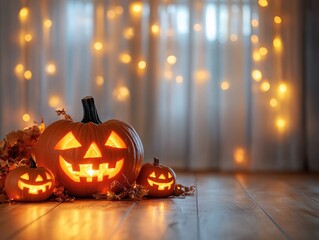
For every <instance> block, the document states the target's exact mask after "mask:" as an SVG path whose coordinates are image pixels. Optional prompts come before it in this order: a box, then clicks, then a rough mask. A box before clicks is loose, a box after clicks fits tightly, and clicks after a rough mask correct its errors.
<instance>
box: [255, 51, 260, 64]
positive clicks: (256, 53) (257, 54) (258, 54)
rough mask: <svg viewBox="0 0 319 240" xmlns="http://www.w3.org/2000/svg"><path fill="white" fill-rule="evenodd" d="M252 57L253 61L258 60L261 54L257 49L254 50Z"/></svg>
mask: <svg viewBox="0 0 319 240" xmlns="http://www.w3.org/2000/svg"><path fill="white" fill-rule="evenodd" d="M253 59H254V61H255V62H258V61H260V59H261V55H260V53H259V51H256V50H255V51H254V52H253Z"/></svg>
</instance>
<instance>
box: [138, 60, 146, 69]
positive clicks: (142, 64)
mask: <svg viewBox="0 0 319 240" xmlns="http://www.w3.org/2000/svg"><path fill="white" fill-rule="evenodd" d="M137 66H138V68H139V69H141V70H144V69H145V68H146V62H145V61H144V60H141V61H139V62H138V64H137Z"/></svg>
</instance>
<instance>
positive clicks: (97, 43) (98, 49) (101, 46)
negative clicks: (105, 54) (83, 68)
mask: <svg viewBox="0 0 319 240" xmlns="http://www.w3.org/2000/svg"><path fill="white" fill-rule="evenodd" d="M94 48H95V50H96V51H100V50H102V48H103V44H102V43H101V42H99V41H97V42H95V43H94Z"/></svg>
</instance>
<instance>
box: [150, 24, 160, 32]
mask: <svg viewBox="0 0 319 240" xmlns="http://www.w3.org/2000/svg"><path fill="white" fill-rule="evenodd" d="M151 31H152V33H153V34H158V33H159V32H160V27H159V25H157V24H153V25H152V27H151Z"/></svg>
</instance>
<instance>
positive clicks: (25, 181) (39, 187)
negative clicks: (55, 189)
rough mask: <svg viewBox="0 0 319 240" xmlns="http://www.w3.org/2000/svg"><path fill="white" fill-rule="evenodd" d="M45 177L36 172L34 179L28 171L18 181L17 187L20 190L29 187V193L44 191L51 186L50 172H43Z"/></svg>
mask: <svg viewBox="0 0 319 240" xmlns="http://www.w3.org/2000/svg"><path fill="white" fill-rule="evenodd" d="M45 176H46V179H43V177H42V176H41V175H40V174H38V175H37V177H36V179H35V180H32V179H30V175H29V173H25V174H23V175H22V176H21V177H20V178H21V179H19V181H18V187H19V188H20V189H21V190H24V189H29V191H28V193H29V194H39V193H40V191H41V192H42V193H44V192H46V191H47V190H48V189H50V188H51V187H52V177H51V176H50V174H48V173H45Z"/></svg>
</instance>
